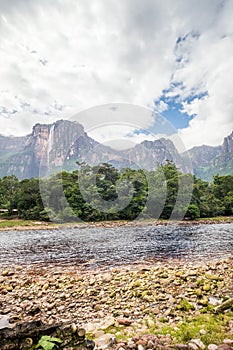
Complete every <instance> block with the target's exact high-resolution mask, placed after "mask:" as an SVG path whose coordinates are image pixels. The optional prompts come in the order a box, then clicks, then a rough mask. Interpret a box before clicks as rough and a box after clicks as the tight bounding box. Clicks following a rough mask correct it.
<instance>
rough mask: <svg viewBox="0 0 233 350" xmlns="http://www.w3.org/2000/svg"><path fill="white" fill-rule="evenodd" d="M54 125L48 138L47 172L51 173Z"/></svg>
mask: <svg viewBox="0 0 233 350" xmlns="http://www.w3.org/2000/svg"><path fill="white" fill-rule="evenodd" d="M54 126H55V124H53V125H52V126H51V127H50V129H49V138H48V146H47V172H48V174H49V172H50V166H51V165H50V152H51V151H52V148H53V140H54Z"/></svg>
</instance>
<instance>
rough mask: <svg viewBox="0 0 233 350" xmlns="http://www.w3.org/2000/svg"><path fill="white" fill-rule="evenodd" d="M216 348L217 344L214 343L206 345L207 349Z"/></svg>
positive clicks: (212, 349) (214, 349)
mask: <svg viewBox="0 0 233 350" xmlns="http://www.w3.org/2000/svg"><path fill="white" fill-rule="evenodd" d="M217 349H218V345H216V344H209V345H208V350H217Z"/></svg>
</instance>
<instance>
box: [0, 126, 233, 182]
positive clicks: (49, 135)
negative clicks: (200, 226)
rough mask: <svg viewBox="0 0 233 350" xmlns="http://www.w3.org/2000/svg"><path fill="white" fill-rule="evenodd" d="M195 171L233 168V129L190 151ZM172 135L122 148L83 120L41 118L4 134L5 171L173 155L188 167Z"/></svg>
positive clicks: (47, 170) (41, 172)
mask: <svg viewBox="0 0 233 350" xmlns="http://www.w3.org/2000/svg"><path fill="white" fill-rule="evenodd" d="M189 154H190V157H191V159H192V162H193V169H194V173H195V175H197V176H199V177H201V178H204V179H208V180H209V179H211V177H212V176H213V175H215V174H216V173H217V172H219V173H220V174H226V173H232V171H233V170H232V169H233V164H232V162H233V161H232V159H233V133H231V135H229V136H228V137H226V138H225V139H224V142H223V145H222V146H219V147H210V146H201V147H194V148H192V149H191V150H190V152H189ZM184 156H187V153H185V154H183V155H180V154H179V153H178V151H177V149H176V148H175V146H174V144H173V143H172V141H170V140H167V139H164V138H162V139H159V140H155V141H143V142H142V143H140V144H137V145H136V146H135V147H133V148H131V149H128V150H124V151H117V150H115V149H112V148H110V147H107V146H104V145H102V144H100V143H98V142H97V141H95V140H93V139H92V138H90V137H89V136H88V135H87V134H86V132H85V131H84V128H83V126H82V125H81V124H79V123H77V122H73V121H68V120H59V121H57V122H55V123H53V124H39V123H38V124H36V125H35V126H34V127H33V129H32V133H31V134H30V135H27V136H25V137H13V136H11V137H6V136H2V135H0V177H3V176H5V175H11V174H14V175H16V176H17V177H18V178H19V179H23V178H30V177H38V176H45V175H48V174H51V173H56V172H58V171H61V170H68V171H72V170H74V169H77V168H78V166H77V162H80V163H81V162H85V163H88V164H90V165H96V164H99V163H104V162H108V163H111V164H112V165H114V166H115V167H117V168H124V167H131V168H134V169H137V168H143V169H147V170H155V169H156V167H157V166H158V164H164V163H165V162H166V160H172V161H173V162H174V163H175V164H176V165H177V167H178V168H179V169H180V170H182V171H184V172H189V171H190V168H189V167H188V165H187V163H186V161H185V157H184Z"/></svg>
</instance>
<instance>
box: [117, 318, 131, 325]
mask: <svg viewBox="0 0 233 350" xmlns="http://www.w3.org/2000/svg"><path fill="white" fill-rule="evenodd" d="M117 322H118V323H119V325H123V326H130V325H131V324H132V323H133V321H132V320H130V319H128V318H118V319H117Z"/></svg>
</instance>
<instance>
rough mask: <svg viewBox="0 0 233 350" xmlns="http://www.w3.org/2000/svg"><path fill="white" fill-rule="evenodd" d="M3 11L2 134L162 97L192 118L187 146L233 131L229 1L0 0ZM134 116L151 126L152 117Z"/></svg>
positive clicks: (0, 36) (0, 44) (0, 34)
mask: <svg viewBox="0 0 233 350" xmlns="http://www.w3.org/2000/svg"><path fill="white" fill-rule="evenodd" d="M0 13H1V15H0V50H1V55H0V133H3V134H18V135H19V134H21V135H22V134H25V133H28V132H30V130H31V127H32V125H33V124H34V123H35V122H42V123H48V122H52V121H55V120H57V119H60V118H64V119H65V118H71V116H73V115H75V114H76V113H77V112H79V111H82V110H84V109H86V108H90V107H93V106H97V105H101V104H108V103H115V102H121V103H129V104H130V103H131V104H136V105H141V106H153V103H154V101H159V99H160V97H161V96H163V91H164V90H167V91H168V92H167V94H166V95H167V97H170V98H174V97H175V96H176V97H177V98H178V100H179V101H181V102H182V103H183V110H184V111H186V113H188V114H190V115H191V114H193V113H194V114H195V117H194V118H193V119H192V121H191V122H190V125H189V127H188V128H186V129H183V130H181V131H180V135H181V136H182V138H183V140H184V142H185V144H186V145H187V146H188V147H190V146H192V145H196V144H202V143H209V144H217V143H220V142H221V141H222V138H223V137H224V136H226V135H227V134H228V133H230V131H231V130H232V129H233V118H232V114H233V106H232V101H233V98H232V91H233V80H232V79H231V77H232V76H233V64H232V62H233V45H232V44H233V43H232V40H233V24H232V17H233V4H232V1H230V0H228V1H223V0H205V1H201V0H199V1H197V0H190V1H185V0H176V1H173V0H166V1H164V2H161V1H158V0H145V1H143V2H142V1H139V0H127V1H122V2H120V1H115V0H109V1H104V0H99V1H94V0H90V1H88V2H77V1H76V0H67V1H65V2H64V1H62V0H58V1H56V2H54V1H52V0H47V1H45V0H40V1H32V0H17V1H16V0H12V1H10V2H7V1H3V0H0ZM178 38H179V39H178ZM177 40H178V44H176V43H177ZM203 92H206V96H205V97H202V98H196V99H194V100H193V101H192V100H190V99H187V98H188V97H190V95H195V94H197V95H198V94H200V93H203ZM158 106H159V108H160V109H161V111H164V110H165V108H167V106H166V105H165V103H164V102H162V101H160V102H158ZM81 114H82V113H81ZM115 116H116V115H114V118H115ZM140 118H141V119H143V121H140V122H139V124H140V125H141V124H143V127H145V128H146V127H149V126H150V124H151V115H149V114H148V115H146V116H144V117H143V118H142V117H140ZM129 119H130V120H129V122H130V123H133V122H135V123H136V124H137V123H138V121H137V120H134V118H133V117H132V118H129ZM101 120H102V119H101V116H100V115H99V116H98V120H97V121H96V120H95V121H94V125H97V124H98V123H100V122H103V121H101ZM114 121H117V120H114ZM126 121H127V120H126ZM86 124H87V127H88V122H87V121H86ZM91 126H92V127H93V122H92V123H91ZM108 130H109V131H107V129H106V130H105V133H104V135H103V138H105V139H106V138H108V135H109V137H113V135H112V134H111V133H112V131H113V130H111V133H110V129H108ZM205 130H208V133H207V132H206V131H205ZM118 133H119V130H117V129H115V136H117V135H118ZM143 135H144V134H143V133H142V135H141V136H140V137H142V138H143ZM97 136H98V135H97ZM138 139H139V136H138Z"/></svg>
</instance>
